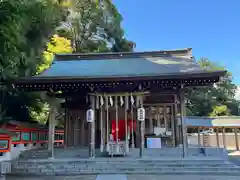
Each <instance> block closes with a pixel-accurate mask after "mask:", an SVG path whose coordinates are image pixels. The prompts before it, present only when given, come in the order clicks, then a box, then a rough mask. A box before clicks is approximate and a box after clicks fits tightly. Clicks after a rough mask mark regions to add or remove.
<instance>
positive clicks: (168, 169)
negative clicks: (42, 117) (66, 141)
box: [10, 148, 240, 176]
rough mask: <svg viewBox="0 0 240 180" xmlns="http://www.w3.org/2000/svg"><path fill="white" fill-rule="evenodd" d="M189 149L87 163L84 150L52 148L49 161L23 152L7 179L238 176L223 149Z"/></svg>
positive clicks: (136, 152) (36, 153) (44, 156)
mask: <svg viewBox="0 0 240 180" xmlns="http://www.w3.org/2000/svg"><path fill="white" fill-rule="evenodd" d="M205 151H206V152H205V155H203V154H201V153H199V149H197V148H189V149H188V156H187V157H185V158H182V149H181V148H166V149H145V151H144V156H143V158H139V149H132V150H131V153H130V154H129V156H128V157H113V158H109V157H108V158H107V157H103V156H102V154H101V153H100V151H99V150H97V151H96V158H94V159H88V158H87V157H88V149H87V148H85V149H82V148H81V149H79V148H68V149H63V148H56V149H55V153H54V154H55V159H49V158H48V157H50V154H49V152H48V151H47V150H46V149H39V150H29V151H26V152H23V153H22V154H21V156H20V158H19V159H17V160H15V161H12V162H11V172H10V174H11V175H27V176H28V175H41V176H45V175H64V176H65V175H84V174H202V175H205V174H208V175H210V174H212V175H237V176H240V167H238V166H236V165H235V164H233V163H231V162H229V161H228V158H227V154H226V151H225V150H224V149H216V148H209V149H205Z"/></svg>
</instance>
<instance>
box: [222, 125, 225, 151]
mask: <svg viewBox="0 0 240 180" xmlns="http://www.w3.org/2000/svg"><path fill="white" fill-rule="evenodd" d="M222 136H223V137H222V138H223V147H224V148H226V136H225V127H223V128H222Z"/></svg>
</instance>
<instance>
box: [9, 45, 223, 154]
mask: <svg viewBox="0 0 240 180" xmlns="http://www.w3.org/2000/svg"><path fill="white" fill-rule="evenodd" d="M225 73H226V72H225V71H221V70H209V69H203V68H201V67H200V66H199V64H198V63H197V62H196V61H195V60H194V59H193V56H192V49H191V48H186V49H179V50H165V51H152V52H126V53H125V52H121V53H89V54H57V55H55V58H54V61H53V63H52V65H51V67H50V68H49V69H47V70H45V71H44V72H43V73H42V74H39V75H35V76H33V77H24V78H21V79H18V80H17V81H16V82H14V83H13V86H14V88H17V89H19V90H22V91H28V92H34V91H39V92H40V91H41V92H42V94H43V97H45V98H46V100H47V101H49V103H50V105H51V110H50V121H49V122H50V123H49V144H48V149H49V151H51V152H52V156H54V151H53V149H54V134H55V133H54V131H55V124H56V122H55V114H56V109H57V106H61V107H62V108H64V110H65V124H64V127H65V128H64V135H65V138H64V144H65V148H68V147H81V148H88V150H89V157H91V158H93V157H96V156H98V154H99V153H97V154H96V152H97V151H98V152H100V154H108V155H112V156H113V155H123V156H130V155H131V152H132V149H134V148H135V149H139V152H140V153H139V156H141V157H142V156H143V155H144V150H145V149H146V148H148V147H150V146H153V144H154V143H153V142H154V141H150V139H151V138H152V139H154V138H155V143H156V144H157V142H158V141H159V140H160V141H161V142H159V143H160V144H161V146H164V147H178V146H179V145H180V144H181V145H182V147H183V148H182V149H183V154H184V155H186V154H187V136H186V133H187V132H186V128H187V127H186V125H185V123H184V117H185V116H186V110H185V92H186V90H187V89H189V88H192V87H200V86H212V85H213V84H214V83H217V82H219V81H220V79H221V77H223V76H224V75H225ZM178 122H180V123H178Z"/></svg>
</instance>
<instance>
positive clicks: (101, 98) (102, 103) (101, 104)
mask: <svg viewBox="0 0 240 180" xmlns="http://www.w3.org/2000/svg"><path fill="white" fill-rule="evenodd" d="M103 105H104V100H103V97H102V96H100V106H103Z"/></svg>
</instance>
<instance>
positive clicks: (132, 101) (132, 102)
mask: <svg viewBox="0 0 240 180" xmlns="http://www.w3.org/2000/svg"><path fill="white" fill-rule="evenodd" d="M131 104H132V105H133V104H134V97H133V95H131Z"/></svg>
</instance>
